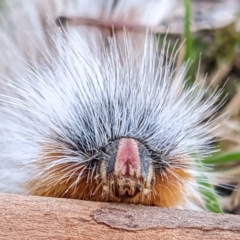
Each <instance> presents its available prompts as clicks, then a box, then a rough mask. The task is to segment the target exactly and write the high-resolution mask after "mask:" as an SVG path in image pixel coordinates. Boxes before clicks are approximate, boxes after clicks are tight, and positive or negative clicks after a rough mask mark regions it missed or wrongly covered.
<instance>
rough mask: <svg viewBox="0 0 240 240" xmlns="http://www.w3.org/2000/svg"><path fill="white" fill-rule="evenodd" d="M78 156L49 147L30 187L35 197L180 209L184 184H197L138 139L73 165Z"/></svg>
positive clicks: (117, 142)
mask: <svg viewBox="0 0 240 240" xmlns="http://www.w3.org/2000/svg"><path fill="white" fill-rule="evenodd" d="M73 153H74V151H69V150H67V152H66V151H63V150H62V149H59V147H58V148H56V147H54V146H51V147H49V146H47V147H45V146H44V147H43V157H42V159H41V161H38V163H39V165H38V167H39V169H40V174H39V175H38V176H36V179H34V180H33V181H30V182H28V183H27V184H26V185H27V188H28V189H29V193H30V194H33V195H40V196H51V197H64V198H74V199H82V200H92V201H108V202H125V203H135V204H144V205H156V206H161V207H175V206H177V205H179V204H181V203H182V202H183V199H184V191H185V190H184V189H185V185H184V182H186V181H189V180H192V177H191V176H190V175H189V174H188V173H186V171H185V170H184V169H182V168H174V167H169V166H167V165H164V164H163V162H161V161H159V155H158V154H156V153H153V151H152V150H151V149H149V148H147V147H146V146H145V145H144V144H142V143H140V142H139V141H137V140H135V139H132V138H121V139H117V140H114V141H111V142H109V143H108V144H107V145H106V146H104V147H102V148H100V149H98V150H97V151H95V152H94V151H91V152H87V153H86V155H85V157H86V159H87V160H86V161H79V162H78V161H69V159H76V160H77V159H78V156H77V155H76V156H73V155H74V154H73ZM71 154H73V155H71ZM66 155H68V156H66ZM62 159H68V162H64V161H61V160H62ZM180 161H182V160H180Z"/></svg>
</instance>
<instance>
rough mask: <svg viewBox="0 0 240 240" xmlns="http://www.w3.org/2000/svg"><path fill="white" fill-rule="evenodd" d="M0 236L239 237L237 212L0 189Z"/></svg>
mask: <svg viewBox="0 0 240 240" xmlns="http://www.w3.org/2000/svg"><path fill="white" fill-rule="evenodd" d="M0 238H1V239H60V240H61V239H149V240H150V239H151V240H153V239H171V240H176V239H184V240H190V239H194V240H196V239H204V240H205V239H211V240H212V239H228V240H231V239H236V240H239V239H240V216H235V215H228V214H213V213H206V212H196V211H186V210H173V209H161V208H157V207H146V206H140V205H138V206H137V205H125V204H115V203H98V202H86V201H80V200H69V199H57V198H45V197H33V196H20V195H9V194H0Z"/></svg>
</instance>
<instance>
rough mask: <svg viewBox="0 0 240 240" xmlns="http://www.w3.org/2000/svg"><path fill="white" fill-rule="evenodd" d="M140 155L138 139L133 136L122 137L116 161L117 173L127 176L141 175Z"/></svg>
mask: <svg viewBox="0 0 240 240" xmlns="http://www.w3.org/2000/svg"><path fill="white" fill-rule="evenodd" d="M140 168H141V164H140V157H139V151H138V144H137V141H136V140H134V139H132V138H122V139H121V140H120V142H119V147H118V152H117V157H116V162H115V169H114V170H115V174H117V175H118V174H122V175H127V176H133V175H134V174H136V176H140V170H141V169H140Z"/></svg>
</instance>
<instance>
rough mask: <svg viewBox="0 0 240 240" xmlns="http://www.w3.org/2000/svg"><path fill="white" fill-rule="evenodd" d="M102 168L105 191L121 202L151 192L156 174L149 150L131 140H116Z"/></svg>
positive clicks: (107, 150)
mask: <svg viewBox="0 0 240 240" xmlns="http://www.w3.org/2000/svg"><path fill="white" fill-rule="evenodd" d="M103 159H104V160H102V162H101V165H100V175H101V178H102V179H103V184H104V189H105V190H106V191H110V192H111V195H113V197H115V198H117V199H118V200H120V201H128V200H129V199H130V198H133V197H136V196H137V195H138V194H141V193H142V192H144V193H145V194H146V193H148V192H149V191H150V188H151V186H152V185H153V184H154V181H155V175H154V171H153V166H152V163H151V155H150V153H149V151H148V150H147V148H146V147H145V146H144V145H143V144H141V143H140V142H138V141H137V140H134V139H131V138H121V139H119V140H116V141H113V142H112V143H110V144H109V145H108V146H107V147H106V148H105V157H103Z"/></svg>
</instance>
